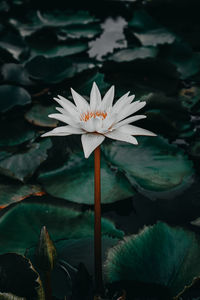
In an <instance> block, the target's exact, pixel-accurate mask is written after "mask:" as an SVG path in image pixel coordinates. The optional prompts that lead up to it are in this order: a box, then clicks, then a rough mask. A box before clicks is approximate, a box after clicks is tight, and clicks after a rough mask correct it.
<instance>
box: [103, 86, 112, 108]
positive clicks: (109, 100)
mask: <svg viewBox="0 0 200 300" xmlns="http://www.w3.org/2000/svg"><path fill="white" fill-rule="evenodd" d="M114 94H115V87H114V85H113V86H111V88H110V89H109V90H108V91H107V93H106V94H105V96H104V97H103V100H102V103H101V110H102V111H104V110H107V109H108V108H109V107H111V106H112V104H113V100H114Z"/></svg>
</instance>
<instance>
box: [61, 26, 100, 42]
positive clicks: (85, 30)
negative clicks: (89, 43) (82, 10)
mask: <svg viewBox="0 0 200 300" xmlns="http://www.w3.org/2000/svg"><path fill="white" fill-rule="evenodd" d="M100 32H101V27H100V26H99V24H89V25H83V24H81V25H70V26H67V27H62V28H61V29H59V30H58V31H57V37H58V39H59V40H77V39H88V40H89V39H92V38H94V37H96V36H97V35H99V34H100Z"/></svg>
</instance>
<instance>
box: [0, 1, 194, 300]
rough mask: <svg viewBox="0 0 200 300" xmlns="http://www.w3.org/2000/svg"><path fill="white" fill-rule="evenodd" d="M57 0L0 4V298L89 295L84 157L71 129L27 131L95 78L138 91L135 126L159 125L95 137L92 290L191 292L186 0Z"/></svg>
mask: <svg viewBox="0 0 200 300" xmlns="http://www.w3.org/2000/svg"><path fill="white" fill-rule="evenodd" d="M61 2H62V1H61ZM61 2H59V1H58V3H55V4H54V5H53V7H50V8H47V7H45V8H44V7H43V6H42V3H41V7H40V3H37V2H36V4H35V5H34V3H33V1H31V0H27V1H6V0H4V1H2V4H0V16H1V24H0V117H1V118H0V126H1V130H0V207H1V211H0V299H3V300H5V299H13V300H14V299H16V300H17V299H27V300H28V299H30V300H33V299H38V300H42V299H45V294H46V297H47V294H48V286H49V285H51V288H52V295H53V297H54V299H70V300H89V299H93V268H94V265H93V223H94V214H93V202H94V198H93V186H94V169H93V157H92V155H91V157H90V158H89V159H85V158H84V155H83V151H82V148H81V143H80V137H79V136H78V137H77V136H70V137H53V138H45V139H42V138H41V137H40V136H41V134H42V133H44V132H46V131H47V130H48V129H49V130H50V129H52V128H55V127H56V126H57V125H58V121H56V120H53V119H50V118H48V114H50V113H52V112H54V111H55V101H53V100H52V99H53V97H55V96H57V95H58V94H59V95H62V96H64V97H67V98H68V99H70V100H72V98H71V96H70V87H73V88H74V89H75V90H77V92H79V93H80V94H82V95H84V96H85V97H86V99H87V97H88V96H89V92H90V90H91V86H92V83H93V82H94V81H95V82H96V83H97V84H98V86H99V88H100V90H101V93H102V94H103V93H104V92H105V91H106V90H107V89H108V88H109V86H111V85H112V84H114V85H115V86H116V99H117V98H118V97H120V96H121V95H122V94H124V93H125V92H127V90H130V92H131V93H133V94H135V95H136V100H145V101H146V102H147V105H146V107H145V108H144V109H143V110H144V111H145V114H146V115H147V119H145V120H141V121H138V122H137V125H138V126H140V127H143V126H144V128H146V129H149V130H151V131H153V132H156V133H157V134H158V136H157V137H154V138H151V137H150V138H149V137H140V138H138V141H139V145H138V146H133V145H130V144H126V143H121V142H112V141H106V142H104V144H103V145H102V147H101V149H102V160H101V175H102V210H103V218H102V242H103V270H104V281H105V284H106V296H105V297H106V298H107V299H112V300H117V299H119V297H120V296H122V295H126V296H122V297H126V298H125V299H127V300H132V299H172V298H173V297H175V299H192V298H191V297H197V296H199V295H200V284H199V276H200V255H199V253H200V242H199V233H200V232H199V227H200V221H199V212H198V211H199V196H200V185H199V182H200V181H199V171H200V169H199V158H200V155H199V149H200V138H199V128H200V127H199V126H200V88H199V82H200V43H199V41H198V39H197V37H198V33H199V32H200V26H199V24H198V22H197V21H196V19H195V17H198V16H197V11H198V4H197V3H196V2H195V1H191V3H190V4H188V3H186V2H187V1H183V3H182V12H181V13H180V11H179V6H178V2H179V1H165V0H164V1H162V5H161V4H160V1H156V0H151V1H143V2H142V3H141V1H121V2H120V1H119V2H118V1H117V3H116V2H114V1H110V2H109V1H105V2H106V3H104V1H103V2H102V4H101V5H100V6H102V7H100V6H99V5H98V6H97V8H96V9H95V8H94V6H93V5H92V4H87V3H85V6H84V7H82V6H81V8H80V9H77V8H75V6H76V5H75V3H74V6H73V4H68V3H67V4H65V5H64V6H63V3H61ZM75 2H76V1H75ZM108 2H109V9H106V7H107V5H108ZM167 12H171V15H170V18H169V17H166V15H167ZM186 15H187V16H188V19H187V18H185V16H186ZM191 20H192V21H191ZM109 24H115V25H113V27H112V28H110V27H109V26H110V25H109ZM188 24H189V25H188ZM119 36H120V37H121V40H118V39H119ZM110 41H113V45H112V44H111V42H110ZM107 44H108V45H109V47H107V48H106V45H107ZM97 45H101V47H102V49H103V51H102V49H99V53H101V52H102V53H104V54H103V55H100V54H99V53H98V49H97V48H98V47H97ZM95 51H97V53H96V54H94V53H95ZM116 99H115V100H116ZM174 225H178V226H174ZM49 274H50V275H49ZM47 275H48V276H50V277H51V278H50V279H49V277H48V276H47ZM48 280H49V281H48ZM47 281H48V282H47ZM50 281H51V284H50ZM65 297H66V298H65ZM189 297H190V298H189Z"/></svg>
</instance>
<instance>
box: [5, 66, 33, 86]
mask: <svg viewBox="0 0 200 300" xmlns="http://www.w3.org/2000/svg"><path fill="white" fill-rule="evenodd" d="M1 74H2V76H3V80H4V81H6V82H9V83H12V84H19V85H24V86H29V85H33V82H32V81H31V80H30V79H29V74H28V72H27V70H26V69H25V68H24V67H23V66H22V65H20V64H14V63H8V64H4V65H3V66H2V68H1Z"/></svg>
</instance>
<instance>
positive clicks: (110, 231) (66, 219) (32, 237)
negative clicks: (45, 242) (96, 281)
mask: <svg viewBox="0 0 200 300" xmlns="http://www.w3.org/2000/svg"><path fill="white" fill-rule="evenodd" d="M0 220H1V222H0V235H1V248H0V252H1V253H5V252H16V253H21V254H23V253H24V252H25V250H26V249H27V248H30V247H33V246H36V245H37V243H38V239H39V236H40V230H41V228H42V227H43V226H46V227H47V228H48V232H49V234H50V235H51V239H52V240H53V241H54V242H55V241H57V240H60V239H73V238H74V239H76V238H82V237H92V236H93V232H94V231H93V225H94V214H93V213H92V212H90V211H89V212H88V211H87V212H84V213H83V212H79V211H76V210H73V209H70V208H68V207H64V206H61V205H55V204H46V203H42V201H41V202H40V203H28V202H24V201H23V202H20V203H18V204H16V205H15V206H13V207H11V208H10V209H9V210H7V211H4V210H2V211H1V217H0ZM24 224H26V226H24ZM8 229H9V232H8ZM102 235H103V236H104V235H105V236H107V235H108V236H111V237H116V238H122V237H123V232H122V231H120V230H118V229H116V227H115V226H114V224H113V223H112V222H111V221H109V220H107V219H105V218H102Z"/></svg>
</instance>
